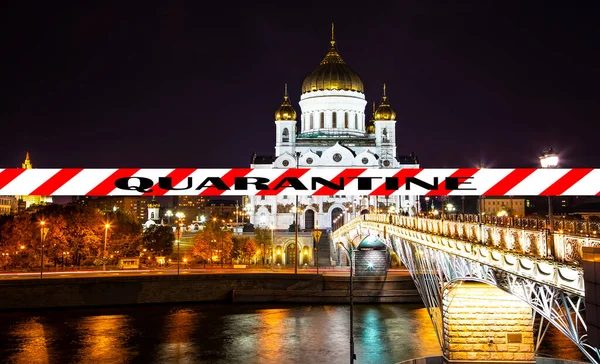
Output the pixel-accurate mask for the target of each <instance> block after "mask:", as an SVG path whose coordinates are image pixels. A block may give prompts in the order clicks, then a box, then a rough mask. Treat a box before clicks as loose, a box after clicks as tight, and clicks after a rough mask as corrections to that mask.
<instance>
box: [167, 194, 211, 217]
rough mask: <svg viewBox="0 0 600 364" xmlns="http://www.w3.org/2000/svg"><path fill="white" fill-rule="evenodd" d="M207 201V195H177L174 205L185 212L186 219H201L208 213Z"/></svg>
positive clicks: (176, 209) (179, 210)
mask: <svg viewBox="0 0 600 364" xmlns="http://www.w3.org/2000/svg"><path fill="white" fill-rule="evenodd" d="M207 203H208V198H207V197H205V196H175V198H174V201H173V206H174V209H175V211H177V212H183V213H184V214H185V220H186V221H200V216H202V215H204V214H205V213H206V212H205V210H206V205H207Z"/></svg>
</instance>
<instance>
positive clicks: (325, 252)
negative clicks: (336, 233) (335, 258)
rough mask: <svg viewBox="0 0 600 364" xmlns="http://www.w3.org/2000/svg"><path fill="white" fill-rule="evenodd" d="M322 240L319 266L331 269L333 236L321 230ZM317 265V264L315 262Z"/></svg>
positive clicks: (320, 242)
mask: <svg viewBox="0 0 600 364" xmlns="http://www.w3.org/2000/svg"><path fill="white" fill-rule="evenodd" d="M321 231H322V232H323V234H321V239H320V240H319V245H318V246H317V247H318V249H319V266H320V267H331V258H332V256H331V234H329V233H328V232H327V230H321ZM315 263H316V262H315Z"/></svg>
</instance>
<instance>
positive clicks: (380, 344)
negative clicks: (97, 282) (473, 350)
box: [0, 304, 583, 364]
mask: <svg viewBox="0 0 600 364" xmlns="http://www.w3.org/2000/svg"><path fill="white" fill-rule="evenodd" d="M354 308H355V310H354V313H355V315H354V318H355V321H354V322H355V324H354V342H355V352H356V355H357V359H358V360H357V363H381V364H383V363H396V362H399V361H402V360H407V359H410V358H415V357H423V356H432V355H440V354H441V352H440V348H439V344H438V341H437V338H436V335H435V332H434V330H433V326H432V324H431V320H430V319H429V316H428V314H427V310H426V309H425V308H423V307H422V306H420V305H407V304H404V305H394V304H389V305H370V304H369V305H364V304H360V305H355V307H354ZM349 334H350V332H349V307H348V306H347V305H285V304H278V305H275V304H271V305H269V304H256V305H233V304H202V305H181V306H144V307H123V308H102V309H70V310H49V311H47V312H22V313H18V312H4V313H0V343H2V345H0V362H9V363H17V364H21V363H23V364H29V363H41V364H46V363H60V364H63V363H65V364H67V363H102V364H112V363H118V364H125V363H161V364H169V363H217V364H219V363H330V364H337V363H344V364H345V363H347V362H348V360H349V355H350V352H349ZM547 335H548V336H547V338H546V341H547V342H551V344H550V345H547V346H544V345H542V349H543V354H546V355H551V356H561V357H564V358H566V359H572V360H579V359H582V358H583V354H580V353H579V352H578V350H577V349H576V348H575V347H574V345H573V344H572V343H571V342H570V341H569V340H568V339H566V338H565V337H564V336H562V334H560V333H558V332H557V331H556V330H554V331H553V329H552V328H551V329H550V330H549V332H548V334H547ZM553 350H554V351H553Z"/></svg>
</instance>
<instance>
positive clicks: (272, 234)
mask: <svg viewBox="0 0 600 364" xmlns="http://www.w3.org/2000/svg"><path fill="white" fill-rule="evenodd" d="M274 249H275V225H271V270H272V271H275V260H274V257H273V250H274Z"/></svg>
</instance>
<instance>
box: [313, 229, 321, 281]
mask: <svg viewBox="0 0 600 364" xmlns="http://www.w3.org/2000/svg"><path fill="white" fill-rule="evenodd" d="M322 233H323V232H322V231H320V230H315V231H313V237H314V239H315V255H316V258H317V274H319V241H320V240H321V234H322Z"/></svg>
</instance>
